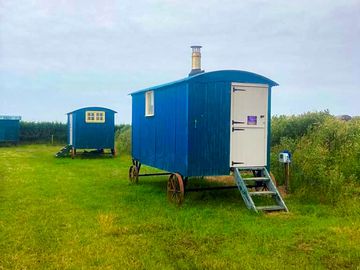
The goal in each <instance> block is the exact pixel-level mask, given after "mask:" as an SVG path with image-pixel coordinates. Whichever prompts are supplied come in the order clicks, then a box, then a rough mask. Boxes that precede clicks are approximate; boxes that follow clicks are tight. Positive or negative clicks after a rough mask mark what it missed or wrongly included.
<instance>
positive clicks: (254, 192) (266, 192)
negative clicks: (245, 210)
mask: <svg viewBox="0 0 360 270" xmlns="http://www.w3.org/2000/svg"><path fill="white" fill-rule="evenodd" d="M249 194H250V195H251V196H261V195H275V194H276V192H274V191H253V192H249Z"/></svg>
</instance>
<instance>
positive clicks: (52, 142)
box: [51, 134, 54, 145]
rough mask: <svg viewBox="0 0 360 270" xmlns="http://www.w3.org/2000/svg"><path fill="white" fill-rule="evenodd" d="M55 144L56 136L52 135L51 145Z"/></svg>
mask: <svg viewBox="0 0 360 270" xmlns="http://www.w3.org/2000/svg"><path fill="white" fill-rule="evenodd" d="M53 144H54V134H51V145H53Z"/></svg>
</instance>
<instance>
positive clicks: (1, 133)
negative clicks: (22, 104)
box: [0, 115, 21, 144]
mask: <svg viewBox="0 0 360 270" xmlns="http://www.w3.org/2000/svg"><path fill="white" fill-rule="evenodd" d="M20 120H21V117H20V116H9V115H0V143H15V144H16V143H18V142H19V133H20Z"/></svg>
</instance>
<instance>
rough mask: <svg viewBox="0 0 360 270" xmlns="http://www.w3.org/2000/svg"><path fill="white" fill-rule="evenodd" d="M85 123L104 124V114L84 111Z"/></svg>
mask: <svg viewBox="0 0 360 270" xmlns="http://www.w3.org/2000/svg"><path fill="white" fill-rule="evenodd" d="M85 122H86V123H105V112H103V111H86V115H85Z"/></svg>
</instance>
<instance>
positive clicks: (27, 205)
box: [0, 145, 360, 269]
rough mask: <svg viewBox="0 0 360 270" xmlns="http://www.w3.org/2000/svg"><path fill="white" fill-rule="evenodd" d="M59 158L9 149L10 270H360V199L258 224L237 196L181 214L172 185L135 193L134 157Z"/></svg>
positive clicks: (155, 184) (3, 233) (211, 199)
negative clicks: (168, 192)
mask: <svg viewBox="0 0 360 270" xmlns="http://www.w3.org/2000/svg"><path fill="white" fill-rule="evenodd" d="M58 149H59V147H50V146H44V145H36V146H34V145H31V146H20V147H12V148H7V147H4V148H0V164H1V168H0V269H299V268H300V269H344V268H345V269H346V268H348V269H360V268H359V267H360V203H359V198H354V199H353V200H351V201H346V202H345V203H344V204H343V205H338V206H335V207H334V206H326V205H315V204H309V203H305V202H300V201H298V200H297V199H296V198H292V197H288V198H287V199H286V202H287V205H288V207H289V209H290V213H275V214H254V213H251V212H249V211H248V210H247V209H246V208H245V206H244V203H243V202H242V199H241V197H240V194H239V193H238V191H236V190H231V191H229V190H227V191H212V192H201V193H190V194H188V195H187V197H186V200H185V203H184V205H183V206H182V207H181V208H179V207H176V206H174V205H171V204H169V203H168V202H167V199H166V196H165V189H166V182H167V177H166V176H161V177H153V178H151V177H148V178H142V179H140V182H139V184H138V185H130V184H129V183H128V180H127V173H128V167H129V165H130V163H131V162H130V157H128V156H121V157H118V158H115V159H111V158H101V159H81V158H78V159H75V160H71V159H55V158H54V157H53V155H54V153H56V151H57V150H58ZM146 170H147V171H151V169H149V168H144V171H146ZM190 181H191V180H190ZM197 181H204V180H197Z"/></svg>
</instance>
